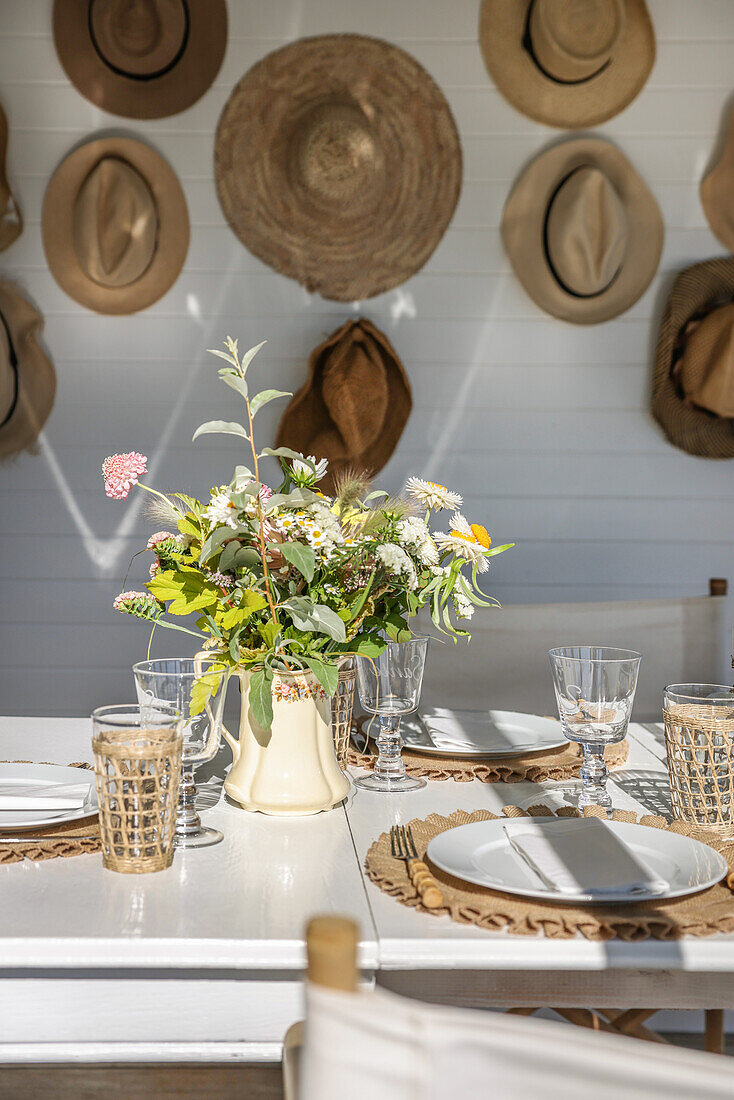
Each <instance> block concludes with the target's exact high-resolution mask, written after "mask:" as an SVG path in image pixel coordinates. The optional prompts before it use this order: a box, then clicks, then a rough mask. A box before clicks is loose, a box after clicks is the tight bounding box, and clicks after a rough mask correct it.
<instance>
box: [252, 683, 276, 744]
mask: <svg viewBox="0 0 734 1100" xmlns="http://www.w3.org/2000/svg"><path fill="white" fill-rule="evenodd" d="M250 707H251V709H252V713H253V715H254V718H255V721H256V722H257V724H258V725H259V726H261V727H262V729H264V730H269V729H270V728H271V726H272V724H273V673H272V672H271V671H270V669H268V668H259V669H257V671H256V672H253V673H252V675H251V676H250Z"/></svg>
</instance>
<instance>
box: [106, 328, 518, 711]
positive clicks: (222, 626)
mask: <svg viewBox="0 0 734 1100" xmlns="http://www.w3.org/2000/svg"><path fill="white" fill-rule="evenodd" d="M262 346H263V345H262V344H259V345H257V347H254V348H252V349H250V351H248V352H246V353H245V354H244V355H240V354H239V351H238V347H237V341H236V340H231V339H229V338H228V339H227V341H226V344H225V348H226V350H224V351H219V350H217V351H214V352H213V354H215V355H217V356H219V357H220V359H223V360H224V362H225V364H226V366H224V367H222V368H221V369H220V370H219V376H220V378H221V380H222V381H223V382H224V383H225V384H226V385H228V386H229V387H230V388H231V389H233V390H234V391H235V392H236V393H237V394H238V395H239V397H240V398H241V399H242V401H243V403H244V411H245V416H244V418H243V419H244V423H237V422H225V421H219V420H215V421H210V422H208V423H206V424H202V425H201V426H200V427H199V428H198V429H197V430H196V432H195V433H194V439H197V438H198V437H199V436H202V435H205V434H212V433H217V434H225V435H232V436H236V437H238V438H240V439H242V441H243V443H244V444H246V445H247V450H248V456H247V463H246V464H243V465H238V466H236V467H235V470H234V474H233V476H232V478H231V480H230V482H229V483H228V484H227V485H221V486H218V487H216V488H214V489H213V490H212V492H211V494H210V497H209V500H208V501H206V502H203V501H200V500H197V499H195V498H194V497H192V496H190V495H187V494H185V493H180V492H165V493H161V492H159V491H158V490H156V489H153V488H151V487H150V486H148V485H145V484H144V483H143V482H141V481H140V480H139V479H140V477H142V476H143V475H144V474H145V473H146V472H147V467H146V462H147V460H146V458H145V457H144V456H143V455H141V454H138V453H137V452H131V453H128V454H122V455H114V456H112V457H110V458H108V459H106V461H105V462H104V464H103V468H102V469H103V474H104V478H105V489H106V492H107V495H108V496H110V497H112V498H114V499H118V500H119V499H123V498H125V497H126V496H127V495H128V493H129V492H130V491H131V489H132V488H133V486H135V485H137V486H138V487H139V488H142V489H145V490H146V491H147V492H148V493H150V494H151V496H152V500H151V506H150V509H149V511H150V514H151V516H152V517H153V518H155V519H156V520H159V521H163V522H165V523H166V524H168V525H169V527H170V528H171V529H170V530H162V531H159V532H158V533H157V534H155V535H153V536H152V538H151V539H149V541H148V544H147V549H148V550H150V551H152V553H153V555H154V562H153V564H152V566H151V570H150V573H151V575H150V580H149V581H148V582H147V583H146V585H145V589H146V591H136V592H129V591H128V592H123V593H121V594H120V595H119V596H118V597H117V598H116V600H115V607H116V608H117V609H118V610H119V611H122V612H125V613H127V614H130V615H134V616H136V617H137V618H140V619H145V620H147V621H149V622H151V623H152V624H153V625H154V626H166V627H171V628H173V629H178V630H184V631H185V632H187V633H190V634H193V635H194V636H195V637H196V638H197V639H198V641H199V645H200V648H202V649H204V650H206V651H207V655H208V656H209V657H210V658H215V659H216V660H217V662H221V663H222V665H224V666H228V667H229V669H230V670H231V671H236V673H237V674H238V675H239V676H240V680H241V683H242V684H244V685H245V688H246V690H245V691H243V696H244V695H245V694H246V696H247V699H246V702H247V711H248V715H249V721H250V725H254V726H256V727H258V728H259V729H260V730H264V731H268V730H271V729H273V728H274V709H273V708H274V705H277V704H280V703H284V702H287V701H291V702H293V701H298V702H303V701H304V699H314V700H316V701H317V702H322V701H323V700H324V699H325V700H326V701H327V702H328V699H329V697H331V696H332V695H334V693H335V691H336V688H337V682H338V667H339V663H340V662H341V661H343V660H344V659H345V658H346V657H348V656H349V655H352V654H364V655H367V656H376V655H378V654H379V653H380V652H382V650H383V648H384V646H385V644H386V639H392V640H397V641H401V640H405V639H407V638H409V637H410V620H411V618H412V617H413V616H415V615H416V613H417V612H418V611H419V610H420V609H421V608H422V607H424V606H427V607H428V608H429V609H430V614H431V618H432V620H433V622H434V624H435V625H436V627H437V628H438V630H439V631H441V632H443V633H445V634H448V635H450V636H452V637H453V638H454V640H456V639H457V638H458V637H460V636H466V637H468V636H469V634H468V631H467V630H466V629H464V628H463V626H461V625H460V624H462V623H463V624H466V623H467V622H468V620H469V619H471V616H472V615H473V613H474V608H475V607H476V606H491V605H496V603H497V601H496V600H494V599H492V598H491V597H489V596H485V595H484V594H483V593H482V592H481V591H480V590H479V588H478V585H477V578H478V575H479V574H480V573H484V572H486V570H487V568H488V566H489V559H490V558H491V557H492V556H494V555H496V554H500V553H502V552H503V551H504V550H507V549H508V548H509V545H512V544H508V545H506V546H498V547H493V546H492V545H491V540H490V538H489V536H488V534H487V532H486V530H485V529H484V527H482V526H480V525H478V524H469V523H468V522H467V521H466V520H465V519H464V517H463V516H462V515H461V513H460V512H459V509H460V507H461V504H462V498H461V497H460V496H459V495H458V494H457V493H454V492H451V491H449V490H448V489H445V488H444V487H443V486H441V485H436V484H433V483H432V482H428V481H424V480H423V479H421V478H418V477H411V478H410V479H409V480H408V483H407V486H406V489H405V492H404V493H403V494H402V495H401V496H399V497H391V496H389V495H388V494H387V493H386V492H384V491H382V490H371V489H370V487H369V484H368V482H367V480H366V478H365V477H364V476H362V475H361V474H360V473H354V474H346V475H344V476H343V477H342V478H341V479H340V480H339V481H338V483H337V487H336V491H335V493H334V495H333V496H327V495H325V494H324V493H322V492H320V490H319V488H318V486H319V482H320V480H321V479H322V478H323V477H324V474H325V473H326V469H327V464H326V462H325V461H324V460H323V459H317V458H316V457H314V456H304V455H302V454H299V453H297V452H295V451H292V450H290V449H289V448H287V447H278V448H269V447H265V448H263V449H262V450H258V447H257V445H256V443H255V436H254V423H255V417H256V416H257V413H258V412H259V410H260V409H262V408H263V407H264V406H265V405H266V404H268V403H269V402H270V401H273V400H276V399H277V398H280V397H289V396H291V395H290V394H286V393H282V392H281V391H278V390H273V389H268V390H262V391H260V392H259V393H255V394H252V395H251V394H250V392H249V389H248V377H247V372H248V368H249V367H250V365H251V363H252V361H253V359H254V357H255V355H256V354H257V352H258V351H259V350H260V348H261V347H262ZM265 458H272V459H275V460H277V462H278V464H279V467H280V483H279V484H278V485H277V486H276V487H275V488H272V487H271V486H269V485H267V484H265V483H264V482H263V481H262V478H261V472H260V466H261V462H262V461H263V459H265ZM442 510H444V511H446V510H448V511H449V512H451V513H452V518H451V521H450V523H449V525H448V530H447V531H445V532H432V531H431V522H432V518H433V514H434V512H439V511H442ZM192 615H195V616H196V619H195V624H194V626H195V629H192V627H191V626H190V625H187V626H185V625H184V624H183V623H182V622H180V621H179V620H181V619H184V618H187V617H189V616H192ZM454 618H455V619H456V620H458V622H454ZM212 686H213V685H212V683H210V682H208V681H207V677H206V676H203V677H202V678H201V680H200V681H199V682H198V683H197V684H196V686H195V688H194V692H195V695H196V698H195V699H193V698H192V703H193V707H194V710H202V709H203V708H204V707H205V705H206V703H207V699H208V696H209V694H210V692H211V689H212ZM244 706H245V699H244V698H243V713H244Z"/></svg>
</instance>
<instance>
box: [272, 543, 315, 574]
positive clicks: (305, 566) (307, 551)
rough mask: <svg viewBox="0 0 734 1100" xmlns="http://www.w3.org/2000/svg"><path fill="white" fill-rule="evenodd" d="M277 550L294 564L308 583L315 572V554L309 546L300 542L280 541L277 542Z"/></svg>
mask: <svg viewBox="0 0 734 1100" xmlns="http://www.w3.org/2000/svg"><path fill="white" fill-rule="evenodd" d="M278 550H279V551H280V553H281V554H282V555H283V557H284V558H285V560H286V561H289V562H290V563H291V565H294V566H295V567H296V569H297V570H298V572H299V573H302V574H303V576H304V577H305V578H306V580H307V581H308V582H309V584H310V583H311V581H312V580H313V575H314V573H315V572H316V555H315V554H314V552H313V550H312V549H311V547H310V546H306V545H304V543H302V542H280V543H278Z"/></svg>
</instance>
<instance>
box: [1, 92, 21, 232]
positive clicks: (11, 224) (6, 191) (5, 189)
mask: <svg viewBox="0 0 734 1100" xmlns="http://www.w3.org/2000/svg"><path fill="white" fill-rule="evenodd" d="M7 150H8V120H7V118H6V117H5V111H4V110H3V109H2V107H0V252H4V251H5V249H6V248H8V247H9V246H10V245H11V244H12V243H13V241H14V240H16V239H17V238H18V237H19V236H20V234H21V233H22V231H23V215H22V214H21V212H20V207H19V206H18V203H17V202H16V201H15V196H14V195H13V192H12V191H11V190H10V184H9V183H8V177H7V176H6V174H5V155H6V153H7Z"/></svg>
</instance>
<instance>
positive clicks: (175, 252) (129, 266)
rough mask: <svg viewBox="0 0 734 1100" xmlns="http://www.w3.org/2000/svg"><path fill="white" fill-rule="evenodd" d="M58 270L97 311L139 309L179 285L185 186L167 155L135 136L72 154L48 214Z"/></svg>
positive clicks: (54, 185)
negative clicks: (137, 139)
mask: <svg viewBox="0 0 734 1100" xmlns="http://www.w3.org/2000/svg"><path fill="white" fill-rule="evenodd" d="M41 230H42V234H43V247H44V250H45V252H46V259H47V260H48V266H49V268H50V269H51V273H52V275H53V276H54V278H55V279H56V281H57V283H58V284H59V286H61V287H62V288H63V289H64V290H65V291H66V293H67V294H69V295H70V296H71V297H72V298H74V300H75V301H77V302H80V303H81V305H83V306H87V307H88V308H89V309H94V310H96V311H97V312H98V313H135V312H136V311H137V310H139V309H145V307H146V306H149V305H152V303H153V302H155V301H157V300H158V299H159V298H160V297H161V296H162V295H163V294H165V292H166V291H167V290H168V289H169V288H170V287H171V286H172V285H173V283H174V282H175V281H176V279H177V278H178V275H179V272H180V271H181V268H182V267H183V264H184V260H185V259H186V253H187V251H188V247H189V216H188V210H187V207H186V199H185V198H184V194H183V191H182V190H181V184H180V183H179V182H178V178H177V177H176V175H175V173H174V172H173V170H172V168H171V167H170V166H169V165H168V164H167V163H166V161H165V160H164V159H163V157H162V156H160V154H159V153H157V152H156V151H155V150H154V149H151V148H150V147H149V146H147V145H143V144H142V142H140V141H134V140H133V139H132V138H98V139H96V140H95V141H88V142H86V143H85V144H84V145H80V146H79V147H78V148H76V149H75V150H74V151H73V152H71V153H70V154H69V155H68V156H67V157H66V159H65V160H64V161H62V163H61V164H60V165H59V167H58V168H57V169H56V171H55V173H54V175H53V176H52V177H51V181H50V183H49V185H48V187H47V188H46V195H45V197H44V200H43V213H42V217H41Z"/></svg>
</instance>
